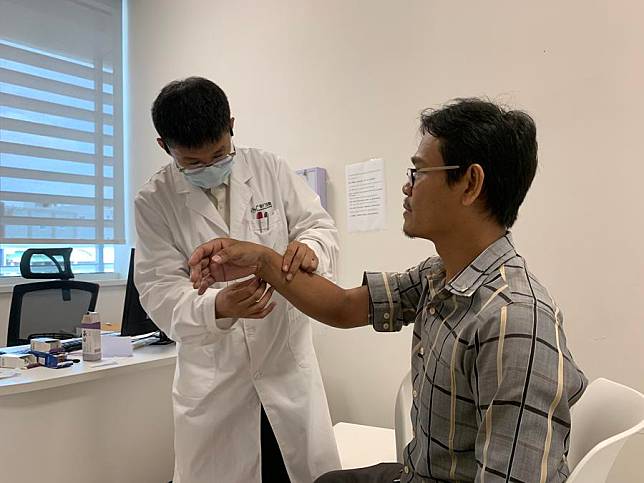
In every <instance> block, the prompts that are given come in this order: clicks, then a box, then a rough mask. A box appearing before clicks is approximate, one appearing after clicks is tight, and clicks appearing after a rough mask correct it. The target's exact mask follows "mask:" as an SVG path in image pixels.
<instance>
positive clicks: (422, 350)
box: [418, 347, 425, 356]
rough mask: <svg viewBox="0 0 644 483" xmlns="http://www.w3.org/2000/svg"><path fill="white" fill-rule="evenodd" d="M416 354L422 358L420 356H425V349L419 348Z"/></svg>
mask: <svg viewBox="0 0 644 483" xmlns="http://www.w3.org/2000/svg"><path fill="white" fill-rule="evenodd" d="M418 353H419V354H420V355H421V356H422V355H425V348H424V347H421V348H420V350H419V351H418Z"/></svg>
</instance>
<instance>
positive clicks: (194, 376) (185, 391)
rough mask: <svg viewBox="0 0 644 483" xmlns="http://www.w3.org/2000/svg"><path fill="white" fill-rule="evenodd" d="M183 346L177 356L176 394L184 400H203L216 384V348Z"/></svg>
mask: <svg viewBox="0 0 644 483" xmlns="http://www.w3.org/2000/svg"><path fill="white" fill-rule="evenodd" d="M216 345H217V344H207V345H198V344H182V345H181V347H180V348H179V351H178V354H177V368H176V374H175V379H174V392H175V393H176V394H177V395H179V396H180V397H182V398H187V399H201V398H203V397H204V396H205V395H207V394H208V393H209V392H210V391H211V390H212V388H213V386H214V382H215V346H216Z"/></svg>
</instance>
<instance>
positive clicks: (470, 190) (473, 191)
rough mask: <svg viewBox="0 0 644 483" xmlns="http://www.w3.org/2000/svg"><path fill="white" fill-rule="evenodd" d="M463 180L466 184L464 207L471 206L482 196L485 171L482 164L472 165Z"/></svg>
mask: <svg viewBox="0 0 644 483" xmlns="http://www.w3.org/2000/svg"><path fill="white" fill-rule="evenodd" d="M463 179H464V181H465V183H466V185H465V190H464V191H463V198H462V201H463V205H465V206H470V205H472V204H473V203H474V202H475V201H476V200H477V199H479V197H480V196H481V192H482V191H483V181H484V180H485V171H483V167H482V166H481V165H480V164H478V163H475V164H471V165H470V166H469V167H468V168H467V171H465V174H464V175H463Z"/></svg>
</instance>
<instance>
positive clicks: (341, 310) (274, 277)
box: [257, 249, 369, 329]
mask: <svg viewBox="0 0 644 483" xmlns="http://www.w3.org/2000/svg"><path fill="white" fill-rule="evenodd" d="M281 265H282V256H281V255H279V254H278V253H276V252H275V251H273V250H270V249H267V250H265V251H264V253H263V256H262V260H261V263H260V264H259V266H258V273H257V274H258V276H259V277H261V278H262V279H264V280H266V282H268V283H269V284H270V285H271V286H272V287H274V288H275V290H277V291H278V292H279V293H280V294H282V296H283V297H284V298H285V299H287V300H288V301H289V302H291V303H292V304H293V305H294V306H295V307H296V308H298V309H299V310H301V311H302V312H303V313H305V314H306V315H308V316H309V317H312V318H314V319H316V320H319V321H320V322H322V323H324V324H326V325H330V326H332V327H339V328H343V329H348V328H352V327H360V326H363V325H367V323H368V319H369V291H368V289H367V287H356V288H352V289H343V288H342V287H339V286H337V285H335V284H334V283H333V282H331V281H329V280H327V279H326V278H324V277H320V276H319V275H316V274H310V273H306V272H303V271H298V272H296V273H295V275H294V277H293V279H292V280H290V281H287V280H286V273H285V272H283V271H282V269H281Z"/></svg>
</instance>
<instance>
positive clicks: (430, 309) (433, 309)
mask: <svg viewBox="0 0 644 483" xmlns="http://www.w3.org/2000/svg"><path fill="white" fill-rule="evenodd" d="M429 313H430V314H432V315H434V314H435V313H436V309H435V308H434V306H433V305H430V306H429Z"/></svg>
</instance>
